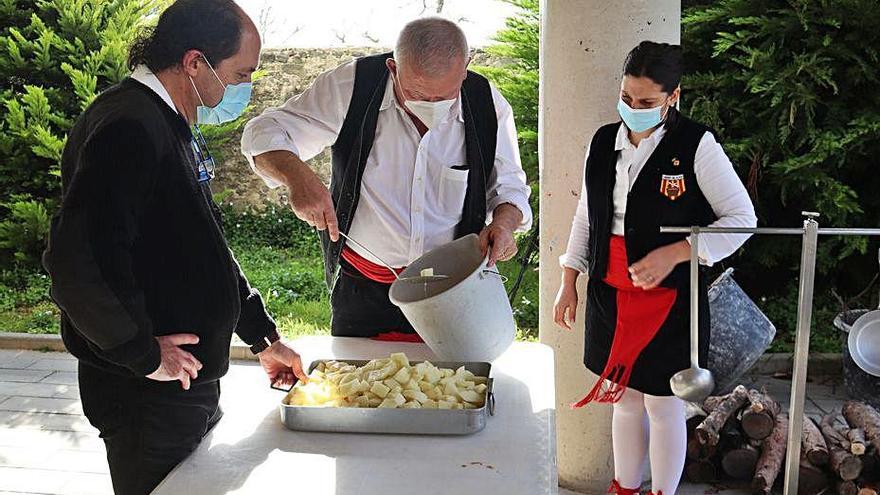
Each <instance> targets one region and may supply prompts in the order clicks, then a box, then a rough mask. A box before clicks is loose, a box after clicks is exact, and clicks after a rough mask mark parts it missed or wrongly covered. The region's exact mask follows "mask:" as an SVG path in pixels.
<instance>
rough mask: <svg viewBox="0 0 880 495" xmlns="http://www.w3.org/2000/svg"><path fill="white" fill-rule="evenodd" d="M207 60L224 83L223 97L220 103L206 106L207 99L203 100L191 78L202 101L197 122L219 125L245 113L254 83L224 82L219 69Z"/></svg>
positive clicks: (212, 70)
mask: <svg viewBox="0 0 880 495" xmlns="http://www.w3.org/2000/svg"><path fill="white" fill-rule="evenodd" d="M205 62H207V63H208V67H210V68H211V72H213V73H214V77H216V78H217V81H218V82H219V83H220V84H221V85H223V87H224V90H223V98H222V99H221V100H220V103H217V105H216V106H214V107H207V106H205V101H204V100H202V95H200V94H199V90H198V89H196V84H195V83H194V82H193V80H192V78H189V81H190V83H192V85H193V89H195V90H196V95H197V96H198V97H199V101H200V102H201V103H202V104H201V105H199V107H198V109H197V117H196V122H197V123H199V124H214V125H217V124H222V123H224V122H230V121H232V120H235V119H237V118H238V117H240V116H241V114H242V113H244V109H245V108H247V106H248V103H250V101H251V90H252V89H253V85H252V84H251V83H249V82H245V83H239V84H223V81H221V80H220V76H218V75H217V71H215V70H214V67H212V66H211V62H208V59H207V58H206V59H205Z"/></svg>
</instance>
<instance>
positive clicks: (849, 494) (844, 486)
mask: <svg viewBox="0 0 880 495" xmlns="http://www.w3.org/2000/svg"><path fill="white" fill-rule="evenodd" d="M836 488H837V493H838V495H859V485H857V484H856V482H855V481H838V482H837V486H836Z"/></svg>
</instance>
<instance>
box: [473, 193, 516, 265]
mask: <svg viewBox="0 0 880 495" xmlns="http://www.w3.org/2000/svg"><path fill="white" fill-rule="evenodd" d="M522 218H523V215H522V212H521V211H519V208H517V207H516V206H513V205H511V204H507V203H504V204H502V205H499V206H498V208H495V211H494V212H493V215H492V223H490V224H489V225H487V226H486V228H484V229H483V231H482V232H480V251H482V252H483V256H486V254H487V253H488V254H489V262H488V266H495V262H497V261H507V260H509V259H511V258H513V257H514V256H516V253H517V247H516V239H514V238H513V232H514V231H515V230H516V228H517V227H518V226H519V224H520V222H522Z"/></svg>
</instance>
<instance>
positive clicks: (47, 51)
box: [0, 0, 160, 263]
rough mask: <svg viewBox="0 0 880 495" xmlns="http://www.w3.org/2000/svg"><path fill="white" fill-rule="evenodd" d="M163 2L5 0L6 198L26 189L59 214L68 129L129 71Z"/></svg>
mask: <svg viewBox="0 0 880 495" xmlns="http://www.w3.org/2000/svg"><path fill="white" fill-rule="evenodd" d="M159 4H160V2H159V1H157V0H109V1H105V0H40V1H33V0H28V1H24V0H0V26H3V28H2V31H0V107H2V108H3V112H2V117H0V202H2V203H9V202H11V197H12V196H13V195H15V194H26V195H28V196H30V198H32V201H34V202H35V203H41V204H42V205H43V207H44V208H45V210H47V211H46V213H47V214H49V215H51V214H52V213H53V211H52V210H53V209H54V204H55V202H54V201H53V200H57V199H58V195H59V193H60V185H61V184H60V180H59V176H60V169H59V167H60V161H61V152H62V149H63V148H64V143H65V140H66V138H65V136H66V134H67V131H68V130H69V129H70V127H71V126H72V125H73V122H74V121H75V119H76V117H77V115H79V113H80V112H81V111H82V110H83V109H84V108H85V107H86V106H87V105H88V104H89V103H91V102H92V100H94V98H95V96H96V95H97V94H98V93H99V92H101V91H103V90H104V89H105V88H107V87H108V86H110V85H112V84H114V83H116V82H119V81H121V80H122V79H123V78H124V77H125V76H127V75H128V68H127V66H126V58H127V52H128V45H129V42H130V40H131V39H133V37H134V36H135V34H136V33H137V31H139V30H140V29H141V28H143V27H144V26H145V25H146V24H147V23H149V22H150V20H151V16H152V14H154V13H155V12H156V9H157V8H158V6H159ZM27 208H33V207H32V206H29V207H27ZM10 211H13V210H12V209H10ZM9 213H10V212H7V213H6V214H3V215H2V216H0V220H7V215H8V214H9ZM25 249H28V250H29V251H25ZM42 249H43V244H42V243H35V244H29V245H28V246H27V247H26V248H22V249H21V250H20V255H19V256H18V258H19V259H20V261H23V262H31V263H32V262H33V261H34V260H36V259H38V257H39V254H40V252H41V251H42Z"/></svg>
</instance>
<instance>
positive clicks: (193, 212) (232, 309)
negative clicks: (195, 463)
mask: <svg viewBox="0 0 880 495" xmlns="http://www.w3.org/2000/svg"><path fill="white" fill-rule="evenodd" d="M259 56H260V39H259V34H258V32H257V29H256V27H255V26H254V24H253V22H252V21H251V20H250V19H249V18H248V17H247V15H246V14H245V13H244V12H243V11H242V10H241V9H240V8H239V7H237V6H236V5H235V3H234V2H233V1H232V0H178V1H177V2H175V3H174V4H173V5H171V6H170V7H169V8H168V9H167V10H166V11H165V12H164V13H163V14H162V15H161V17H160V18H159V21H158V24H157V26H156V28H155V29H154V30H152V31H150V32H148V33H146V34H145V35H144V36H142V37H141V38H140V39H139V40H138V41H137V42H136V43H135V44H134V46H133V47H132V50H131V55H130V60H129V62H130V65H131V68H132V69H133V71H134V72H133V73H132V76H131V77H130V78H127V79H125V80H124V81H123V82H121V83H120V84H118V85H116V86H114V87H112V88H110V89H109V90H107V91H106V92H104V93H103V94H102V95H101V96H99V97H98V98H97V99H96V100H95V102H94V103H93V104H92V105H91V106H89V108H88V109H86V111H85V112H84V113H83V114H82V116H81V117H80V118H79V120H78V121H77V122H76V124H75V126H74V127H73V129H72V131H71V132H70V135H69V137H68V141H67V146H66V148H65V150H64V155H63V158H62V166H61V173H62V182H63V194H64V197H63V201H62V205H61V209H60V211H59V213H58V214H57V216H56V217H55V218H54V219H53V222H52V229H51V232H50V237H49V247H48V249H47V251H46V253H45V256H44V264H45V266H46V269H47V270H48V271H49V273H50V275H51V277H52V289H51V295H52V297H53V299H54V300H55V301H56V302H57V304H58V306H59V307H60V308H61V310H62V321H61V333H62V336H63V338H64V343H65V345H66V346H67V348H68V349H69V350H70V352H71V353H72V354H73V355H75V356H76V357H77V358H78V359H79V385H80V395H81V398H82V404H83V409H84V411H85V414H86V416H87V417H88V419H89V421H90V422H91V423H92V424H93V425H94V426H95V427H96V428H97V429H98V430H99V431H100V433H101V438H103V439H104V442H105V444H106V447H107V458H108V462H109V465H110V474H111V477H112V479H113V487H114V490H115V492H116V493H117V494H143V493H149V492H150V491H151V490H152V489H153V488H154V487H155V486H156V485H157V484H158V483H159V482H160V481H161V480H162V478H164V477H165V475H167V473H168V472H169V471H170V470H171V469H172V468H173V467H174V466H175V465H176V464H177V463H179V462H180V461H181V460H182V459H183V458H185V457H186V456H187V455H188V454H189V453H190V452H192V450H194V449H195V448H196V446H197V445H198V443H199V442H200V441H201V439H202V437H203V436H204V435H205V433H207V431H208V430H209V429H210V428H211V427H212V426H213V425H214V424H215V423H216V422H217V421H218V420H219V419H220V416H221V414H222V413H221V411H220V408H219V406H218V399H219V395H220V388H219V387H220V385H219V380H220V377H222V376H223V375H224V374H225V373H226V371H227V369H228V368H229V343H230V339H231V337H232V333H233V332H235V333H237V334H238V335H239V336H240V337H241V339H242V340H244V341H245V342H246V343H247V344H248V345H251V350H252V351H253V352H254V353H256V354H258V356H259V359H260V362H261V363H262V365H263V367H264V369H265V370H266V373H267V374H268V375H269V379H270V380H271V381H272V382H280V383H290V382H292V381H293V376H294V375H296V376H298V377H300V378H302V379H305V377H304V374H303V371H302V366H301V362H300V357H299V355H297V353H296V352H294V351H293V350H292V349H291V348H290V347H288V346H287V345H286V344H285V343H283V342H282V341H281V340H280V339H279V336H278V334H277V332H276V328H275V322H274V321H273V320H272V318H271V317H270V316H269V315H268V314H267V312H266V310H265V308H264V306H263V302H262V299H261V297H260V294H259V293H258V292H257V291H256V290H254V289H252V288H251V287H250V285H249V284H248V281H247V279H246V278H245V276H244V274H243V273H242V272H241V270H240V268H239V266H238V263H237V262H236V261H235V258H234V257H233V255H232V253H231V252H230V250H229V247H228V246H227V244H226V241H225V239H224V235H223V230H222V227H221V218H220V213H219V210H218V208H217V206H216V205H215V204H214V202H213V200H212V197H211V191H210V188H209V185H208V183H209V181H210V179H211V177H212V176H213V169H214V163H213V159H212V158H211V156H210V153H209V152H208V150H207V148H206V146H205V143H204V139H202V138H201V133H200V132H199V131H198V124H199V123H213V124H216V123H220V122H224V121H228V120H232V119H234V118H236V117H237V116H238V115H239V114H240V113H241V112H242V110H243V109H244V107H245V106H246V105H247V101H248V99H249V97H250V84H251V75H252V73H253V72H254V71H255V70H256V67H257V64H258V62H259ZM191 126H194V127H191Z"/></svg>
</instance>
